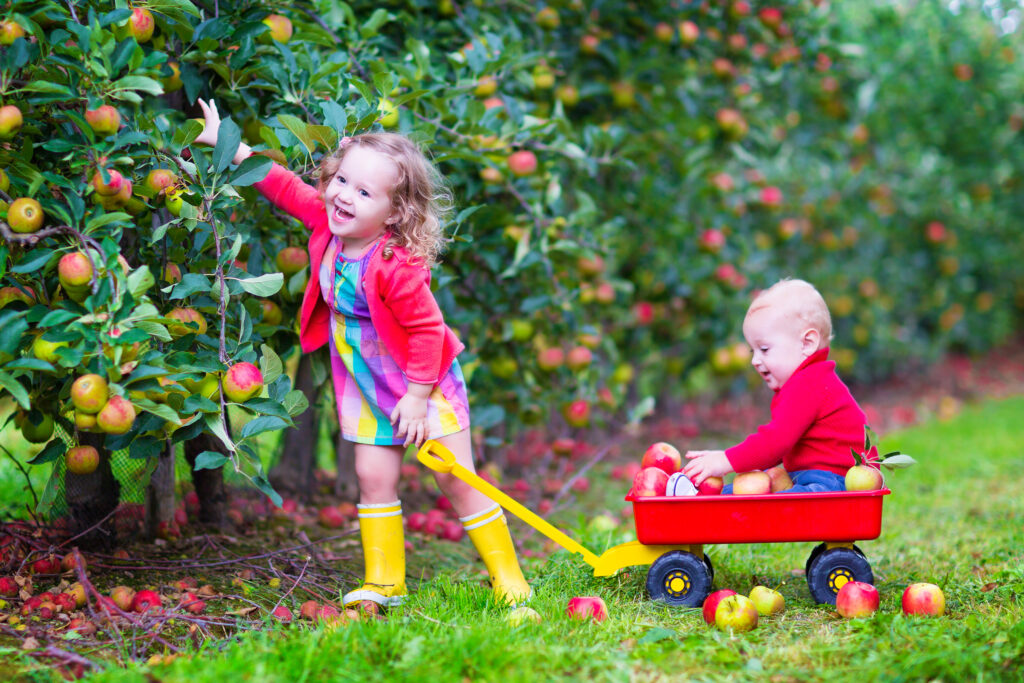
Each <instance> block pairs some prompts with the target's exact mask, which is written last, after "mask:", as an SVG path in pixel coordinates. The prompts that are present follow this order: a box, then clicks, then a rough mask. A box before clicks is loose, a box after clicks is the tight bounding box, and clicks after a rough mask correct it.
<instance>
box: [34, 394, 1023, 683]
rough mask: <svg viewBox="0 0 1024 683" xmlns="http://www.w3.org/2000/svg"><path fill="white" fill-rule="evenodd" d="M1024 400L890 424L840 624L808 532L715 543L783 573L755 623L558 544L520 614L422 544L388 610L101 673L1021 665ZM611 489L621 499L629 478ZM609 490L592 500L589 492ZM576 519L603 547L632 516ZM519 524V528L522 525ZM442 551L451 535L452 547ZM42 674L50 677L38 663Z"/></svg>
mask: <svg viewBox="0 0 1024 683" xmlns="http://www.w3.org/2000/svg"><path fill="white" fill-rule="evenodd" d="M1022 412H1024V399H1022V398H1017V399H1011V400H1004V401H998V402H986V403H983V404H981V405H978V406H974V407H971V408H968V409H966V410H965V411H964V412H963V413H962V414H961V415H960V416H958V417H956V418H955V419H952V420H949V421H946V422H932V423H927V424H924V425H921V426H919V427H916V428H914V429H910V430H907V431H903V432H900V433H892V434H889V435H886V436H885V438H884V443H883V445H884V447H886V448H887V449H888V448H899V449H900V450H903V451H904V452H907V453H910V454H912V455H914V456H915V457H916V458H917V459H918V461H919V463H920V464H919V466H917V467H915V468H913V469H910V470H904V471H900V472H897V473H895V474H893V475H890V480H889V484H890V486H891V488H892V489H893V491H894V493H893V495H891V496H889V497H888V498H887V499H886V502H885V513H884V522H883V532H882V536H881V538H879V539H878V540H876V541H871V542H866V543H864V544H861V547H862V548H863V550H864V551H865V552H866V553H867V556H868V558H869V559H870V561H871V564H872V567H873V569H874V572H875V577H876V584H877V586H878V588H879V590H880V592H881V595H882V604H881V608H880V610H879V612H878V613H877V614H876V615H875V616H874V617H873V618H869V619H862V620H854V621H846V620H843V619H841V618H840V617H838V616H837V615H836V613H835V612H834V610H833V609H832V608H829V607H825V606H816V605H814V604H813V602H812V601H811V599H810V595H809V593H808V591H807V587H806V583H805V582H804V579H803V577H802V576H800V575H799V574H800V572H801V570H802V568H803V564H804V560H805V559H806V556H807V553H808V552H809V550H810V548H811V544H804V543H795V544H765V545H730V546H715V547H712V548H711V549H710V550H709V554H710V555H711V557H712V559H713V561H714V564H715V567H716V580H715V583H716V588H720V587H730V588H733V589H734V590H737V591H740V592H747V591H749V590H750V588H751V587H752V586H754V585H756V584H758V583H763V584H766V585H770V586H776V587H778V588H779V590H780V591H781V592H782V593H783V595H784V596H785V597H786V602H787V608H786V611H785V612H784V613H783V614H782V615H779V616H777V617H774V618H769V619H763V620H762V622H761V624H760V625H759V627H758V628H757V629H756V630H754V631H752V632H749V633H746V634H740V635H736V636H731V635H729V634H726V633H722V632H720V631H717V630H715V629H712V628H709V627H707V626H706V625H705V624H704V622H703V621H702V620H701V617H700V613H699V611H697V610H681V609H672V608H668V607H665V606H662V605H659V604H656V603H653V602H651V601H649V600H647V599H646V596H645V593H644V574H645V571H646V570H645V569H643V568H636V569H634V570H631V571H625V572H623V573H620V575H618V576H617V577H615V578H612V579H595V578H594V577H592V576H591V575H590V571H589V568H588V567H587V566H586V565H585V564H584V563H583V562H582V561H579V560H578V559H576V558H573V557H570V556H569V555H568V553H558V554H556V555H555V556H554V557H552V558H551V559H550V560H548V561H547V562H545V563H543V564H538V565H529V569H528V574H529V578H530V580H531V582H532V584H533V586H534V588H535V591H536V597H535V599H534V601H533V602H532V606H533V607H534V608H535V609H536V610H537V611H538V612H539V613H540V614H541V615H543V617H544V621H543V622H542V623H540V624H526V625H523V626H520V627H518V628H513V627H511V626H509V625H508V624H507V623H506V622H505V620H504V618H503V617H504V614H505V610H503V609H501V608H498V607H496V606H494V605H492V604H491V603H490V602H489V601H488V592H487V591H486V590H485V589H484V588H482V587H481V584H480V581H479V576H478V574H477V573H476V571H475V570H476V569H477V567H476V566H475V565H473V564H471V563H470V562H468V560H467V558H469V556H470V553H469V552H468V550H467V549H464V548H459V549H458V551H457V552H456V553H451V551H450V550H449V552H448V554H446V555H444V554H442V555H435V556H432V557H431V563H432V565H433V568H434V569H437V570H438V572H437V575H436V577H434V578H431V579H427V580H424V581H423V582H421V583H420V584H419V587H418V588H419V589H418V591H416V592H415V594H414V595H413V596H412V597H411V599H410V600H409V601H408V602H407V604H406V605H405V606H403V607H401V608H396V609H394V610H392V612H391V614H390V617H389V618H388V619H387V620H382V621H377V622H368V623H356V624H351V625H349V626H347V627H343V628H341V629H338V630H336V631H325V630H322V629H317V630H313V629H309V628H303V627H301V626H293V627H288V628H284V629H279V630H266V631H262V632H256V633H251V634H249V635H246V636H243V637H242V638H241V639H239V640H237V641H235V642H231V643H227V644H222V645H220V646H218V647H207V648H206V649H203V650H200V651H197V652H195V653H194V655H191V656H185V657H179V658H177V659H176V660H174V661H173V662H171V663H170V664H166V665H161V666H156V667H147V666H145V665H133V666H132V667H131V668H130V669H128V670H122V669H112V670H108V671H106V672H102V673H99V674H96V675H94V676H92V677H90V680H97V681H146V680H160V681H189V682H190V683H200V682H202V681H217V682H221V681H224V680H248V681H289V682H292V681H327V680H332V681H334V680H343V681H347V680H353V681H355V680H360V681H365V680H387V681H400V680H410V681H422V680H437V681H450V680H466V681H502V682H503V683H512V682H513V681H527V680H529V681H535V680H555V679H558V680H584V679H586V680H590V681H658V680H682V679H696V680H735V681H745V680H750V681H755V680H756V681H761V680H766V679H767V680H781V681H791V680H792V681H803V680H825V679H828V680H861V681H867V680H935V679H941V680H947V681H954V680H956V681H959V680H967V679H973V680H1007V681H1010V680H1021V677H1022V676H1024V619H1022V618H1024V523H1022V522H1024V497H1022V496H1021V495H1020V492H1021V491H1022V490H1024V475H1022V472H1024V447H1022V446H1021V441H1022V440H1021V436H1022V427H1021V422H1020V415H1021V414H1022ZM608 488H609V489H610V490H609V492H608V498H607V500H606V501H603V504H605V505H607V506H610V507H611V509H617V506H618V505H619V503H617V502H616V501H617V499H618V500H621V499H620V498H619V496H620V493H621V492H619V491H618V490H617V489H618V488H621V484H610V485H609V486H608ZM600 504H602V502H600V501H599V502H598V505H600ZM586 518H587V514H586V511H583V514H581V515H580V520H581V524H580V525H579V526H578V528H575V529H573V530H572V531H573V534H574V535H575V536H576V537H577V538H579V539H580V540H581V541H583V542H584V543H585V544H586V545H588V546H589V547H591V548H594V549H597V550H600V549H602V548H604V547H607V546H610V545H612V544H614V543H619V542H622V541H623V540H626V539H627V537H628V535H629V531H622V532H613V533H612V534H607V533H606V534H603V535H599V534H594V533H588V532H587V531H586V528H585V526H584V525H583V524H582V522H583V521H585V520H586ZM514 526H515V528H516V529H517V530H518V531H520V532H521V531H523V527H522V526H520V525H517V523H514ZM447 547H448V548H449V549H451V548H452V546H447ZM915 581H929V582H933V583H937V584H938V585H940V586H941V587H942V588H943V590H944V591H945V594H946V600H947V615H946V616H945V617H943V618H938V619H920V618H905V617H903V616H902V615H901V614H900V613H899V611H900V610H899V598H900V594H901V592H902V590H903V588H904V586H906V585H907V584H908V583H911V582H915ZM591 594H592V595H600V596H602V597H603V598H604V599H605V600H606V601H607V602H608V605H609V609H610V612H611V616H610V618H609V619H608V620H607V621H606V622H604V623H603V624H590V623H579V622H575V621H571V620H569V619H568V618H566V617H565V616H563V610H564V607H565V604H566V601H567V600H568V598H570V597H572V596H574V595H591ZM37 676H38V678H40V679H45V678H47V677H48V675H47V674H46V673H45V672H43V671H38V672H37Z"/></svg>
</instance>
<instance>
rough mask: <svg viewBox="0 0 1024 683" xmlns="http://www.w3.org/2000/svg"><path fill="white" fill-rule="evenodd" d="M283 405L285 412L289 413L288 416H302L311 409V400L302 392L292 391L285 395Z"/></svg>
mask: <svg viewBox="0 0 1024 683" xmlns="http://www.w3.org/2000/svg"><path fill="white" fill-rule="evenodd" d="M282 404H283V405H284V408H285V410H287V411H288V414H289V415H291V416H292V417H295V416H296V415H301V414H302V413H304V412H305V411H306V409H307V408H309V399H308V398H306V394H304V393H302V391H301V390H299V389H292V390H291V391H289V392H288V393H287V394H285V396H284V401H283V402H282Z"/></svg>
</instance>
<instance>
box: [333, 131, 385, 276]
mask: <svg viewBox="0 0 1024 683" xmlns="http://www.w3.org/2000/svg"><path fill="white" fill-rule="evenodd" d="M397 182H398V167H397V166H396V165H395V162H394V161H392V160H391V159H390V158H389V157H388V156H386V155H384V154H381V153H380V152H376V151H374V150H372V149H370V148H368V147H359V146H357V147H354V148H353V149H352V150H351V151H349V152H348V153H346V154H345V157H344V158H343V159H342V160H341V165H340V166H339V167H338V172H337V173H335V174H334V177H333V178H331V180H330V182H329V183H327V187H326V188H325V189H324V205H325V208H326V209H327V225H328V227H329V228H330V231H331V233H332V234H334V235H337V236H338V237H340V238H341V239H342V243H343V244H342V253H344V254H345V255H346V256H348V257H350V258H351V257H356V256H359V255H360V254H362V252H363V251H364V250H365V249H366V247H368V246H369V245H370V244H372V243H373V242H375V241H376V240H377V238H378V237H380V236H381V235H383V234H384V232H385V231H386V230H387V227H388V225H390V224H392V223H395V222H396V221H397V220H398V215H397V214H396V213H395V210H394V207H393V205H392V203H391V190H392V189H393V188H394V187H395V185H396V183H397Z"/></svg>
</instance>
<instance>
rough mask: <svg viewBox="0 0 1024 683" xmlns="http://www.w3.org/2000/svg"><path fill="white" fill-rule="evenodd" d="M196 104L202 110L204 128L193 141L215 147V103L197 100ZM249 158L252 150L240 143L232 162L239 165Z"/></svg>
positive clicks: (218, 118) (217, 130) (216, 129)
mask: <svg viewBox="0 0 1024 683" xmlns="http://www.w3.org/2000/svg"><path fill="white" fill-rule="evenodd" d="M198 102H199V108H200V109H202V110H203V120H204V128H203V132H202V133H200V134H199V137H197V138H196V140H195V141H196V142H198V143H199V144H201V145H209V146H211V147H216V146H217V136H218V134H219V133H220V114H219V113H217V103H216V102H214V101H213V100H210V101H209V102H204V101H203V100H198ZM250 156H252V148H251V147H249V145H247V144H245V143H244V142H240V143H239V144H238V151H237V152H235V158H234V159H232V161H233V162H234V163H236V164H240V163H242V161H244V160H245V159H248V158H249V157H250Z"/></svg>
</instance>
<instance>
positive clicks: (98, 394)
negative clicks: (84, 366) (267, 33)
mask: <svg viewBox="0 0 1024 683" xmlns="http://www.w3.org/2000/svg"><path fill="white" fill-rule="evenodd" d="M109 396H110V389H109V387H108V386H107V380H106V379H104V378H103V377H101V376H99V375H97V374H92V373H90V374H87V375H82V376H81V377H79V378H78V379H76V380H75V381H74V382H73V383H72V384H71V402H72V403H74V404H75V410H77V411H78V412H80V413H86V414H88V415H95V414H96V413H98V412H100V410H101V409H102V408H103V406H105V405H107V399H108V398H109Z"/></svg>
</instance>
